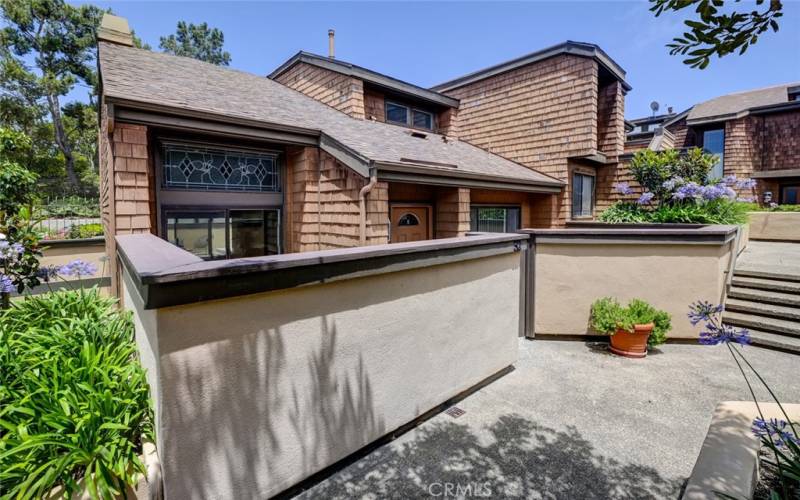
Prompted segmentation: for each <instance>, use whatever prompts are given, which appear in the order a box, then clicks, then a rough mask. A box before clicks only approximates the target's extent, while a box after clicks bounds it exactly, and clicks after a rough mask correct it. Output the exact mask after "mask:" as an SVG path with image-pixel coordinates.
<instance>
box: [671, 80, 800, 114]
mask: <svg viewBox="0 0 800 500" xmlns="http://www.w3.org/2000/svg"><path fill="white" fill-rule="evenodd" d="M796 85H798V83H785V84H783V85H776V86H774V87H767V88H763V89H757V90H748V91H746V92H736V93H734V94H727V95H723V96H719V97H715V98H714V99H710V100H708V101H705V102H701V103H700V104H696V105H695V106H694V107H693V108H692V110H691V111H689V116H688V117H687V121H688V122H689V123H690V124H691V123H693V122H694V123H697V122H707V121H718V120H729V119H731V118H737V117H740V116H743V115H744V114H746V113H747V112H748V111H749V110H751V109H753V108H759V107H762V106H773V105H778V104H785V103H788V102H789V92H788V89H789V87H793V86H796Z"/></svg>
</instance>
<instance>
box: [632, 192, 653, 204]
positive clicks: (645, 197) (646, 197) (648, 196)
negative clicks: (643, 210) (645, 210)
mask: <svg viewBox="0 0 800 500" xmlns="http://www.w3.org/2000/svg"><path fill="white" fill-rule="evenodd" d="M653 196H655V195H654V194H653V193H651V192H649V191H648V192H646V193H642V195H641V196H640V197H639V199H638V200H636V203H638V204H639V205H647V204H648V203H650V201H651V200H652V199H653Z"/></svg>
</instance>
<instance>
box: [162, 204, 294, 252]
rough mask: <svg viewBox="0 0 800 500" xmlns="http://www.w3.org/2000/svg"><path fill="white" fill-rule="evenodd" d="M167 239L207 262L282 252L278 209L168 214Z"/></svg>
mask: <svg viewBox="0 0 800 500" xmlns="http://www.w3.org/2000/svg"><path fill="white" fill-rule="evenodd" d="M164 219H165V233H166V239H167V241H169V242H170V243H172V244H173V245H175V246H178V247H180V248H183V249H184V250H186V251H189V252H191V253H193V254H195V255H197V256H198V257H200V258H202V259H205V260H214V259H232V258H238V257H257V256H260V255H274V254H278V253H280V212H279V211H278V210H277V209H268V210H260V209H252V210H250V209H247V210H239V209H231V210H203V209H198V210H183V209H175V210H170V209H167V210H165V211H164Z"/></svg>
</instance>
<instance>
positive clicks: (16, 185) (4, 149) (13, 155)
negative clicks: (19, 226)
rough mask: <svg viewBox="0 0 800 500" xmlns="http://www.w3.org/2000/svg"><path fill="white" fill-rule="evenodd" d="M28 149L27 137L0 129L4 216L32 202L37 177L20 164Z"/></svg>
mask: <svg viewBox="0 0 800 500" xmlns="http://www.w3.org/2000/svg"><path fill="white" fill-rule="evenodd" d="M30 147H31V141H30V139H29V138H28V136H26V135H25V134H22V133H20V132H16V131H14V130H11V129H9V128H5V127H0V212H3V214H5V215H6V216H12V215H16V214H17V212H18V211H19V209H20V208H22V207H23V206H25V205H26V204H29V203H30V202H31V201H33V193H34V188H35V187H36V179H37V176H36V174H34V173H33V172H31V171H29V170H28V169H26V168H25V167H23V166H22V165H21V164H20V160H21V159H22V157H23V156H24V154H25V152H26V151H27V150H29V149H30ZM2 218H3V217H2V216H0V219H2Z"/></svg>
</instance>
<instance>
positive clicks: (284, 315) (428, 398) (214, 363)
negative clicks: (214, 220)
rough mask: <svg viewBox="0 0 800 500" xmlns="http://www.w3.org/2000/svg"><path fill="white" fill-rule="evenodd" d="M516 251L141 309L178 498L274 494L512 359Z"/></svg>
mask: <svg viewBox="0 0 800 500" xmlns="http://www.w3.org/2000/svg"><path fill="white" fill-rule="evenodd" d="M520 255H521V254H520V253H519V252H514V253H505V254H501V255H491V256H487V257H480V258H473V259H469V260H462V261H459V262H454V263H446V264H441V265H434V266H430V267H425V268H420V269H412V270H406V271H399V272H391V273H385V274H377V275H371V276H367V277H361V278H354V279H345V280H341V281H336V282H333V283H327V284H315V285H308V286H302V287H298V288H291V289H286V290H279V291H273V292H268V293H261V294H256V295H247V296H243V297H237V298H230V299H224V300H214V301H209V302H200V303H196V304H191V305H181V306H172V307H166V308H162V309H149V310H145V309H144V306H143V304H144V301H143V299H142V298H141V297H140V296H139V295H138V294H137V290H136V285H135V284H134V280H133V279H132V278H131V276H130V275H129V274H128V272H127V271H126V273H125V277H124V280H123V286H124V294H125V295H124V302H125V307H126V308H128V309H131V310H133V311H134V314H135V317H136V319H135V321H136V330H137V333H136V335H137V342H138V344H139V349H140V352H141V357H142V363H143V365H144V366H145V368H146V369H147V370H148V376H149V379H150V383H151V386H152V387H153V398H154V400H155V411H156V414H157V415H156V420H157V437H158V447H159V455H160V456H161V458H162V467H163V477H164V488H165V493H166V498H167V499H168V500H171V499H192V498H198V499H199V498H267V497H269V496H271V495H274V494H276V493H279V492H281V491H282V490H284V489H286V488H288V487H290V486H292V485H294V484H296V483H297V482H298V481H301V480H302V479H304V478H306V477H308V476H309V475H311V474H313V473H314V472H316V471H319V470H320V469H322V468H324V467H325V466H328V465H330V464H332V463H334V462H336V461H337V460H339V459H341V458H343V457H346V456H347V455H349V454H351V453H353V452H354V451H357V450H358V449H360V448H361V447H363V446H364V445H366V444H368V443H370V442H371V441H374V440H375V439H377V438H379V437H381V436H383V435H386V434H387V433H389V432H391V431H392V430H394V429H397V428H398V427H400V426H402V425H404V424H406V423H408V422H410V421H412V420H413V419H415V418H416V417H418V416H420V415H422V414H423V413H425V412H426V411H428V410H430V409H432V408H434V407H436V406H437V405H439V404H441V403H443V402H445V401H446V400H448V399H449V398H451V397H453V396H455V395H457V394H458V393H460V392H462V391H464V390H466V389H468V388H470V387H472V386H473V385H475V384H476V383H478V382H480V381H482V380H484V379H486V378H487V377H489V376H491V375H493V374H495V373H497V372H498V371H500V370H502V369H504V368H506V367H508V366H509V365H511V364H512V363H513V362H514V361H515V360H516V356H517V337H518V335H519V333H520V315H519V305H520V264H521V258H520Z"/></svg>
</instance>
